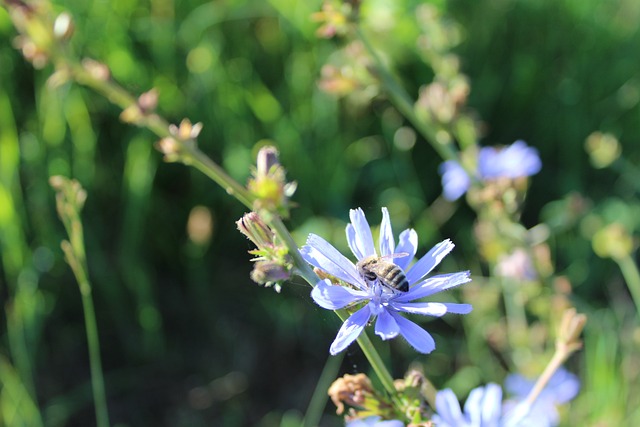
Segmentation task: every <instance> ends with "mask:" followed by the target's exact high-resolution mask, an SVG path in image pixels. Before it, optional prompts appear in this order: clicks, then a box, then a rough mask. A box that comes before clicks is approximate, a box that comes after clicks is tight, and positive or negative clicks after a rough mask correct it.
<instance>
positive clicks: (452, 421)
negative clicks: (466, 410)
mask: <svg viewBox="0 0 640 427" xmlns="http://www.w3.org/2000/svg"><path fill="white" fill-rule="evenodd" d="M436 411H437V412H438V413H437V415H434V417H433V418H434V421H435V422H436V425H438V426H443V427H458V426H464V425H465V421H464V418H463V417H462V409H461V408H460V402H458V398H457V397H456V395H455V394H454V393H453V391H452V390H451V389H450V388H447V389H444V390H440V391H439V392H438V394H436Z"/></svg>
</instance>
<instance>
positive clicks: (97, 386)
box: [80, 282, 109, 427]
mask: <svg viewBox="0 0 640 427" xmlns="http://www.w3.org/2000/svg"><path fill="white" fill-rule="evenodd" d="M80 286H81V287H82V286H83V285H80ZM84 286H85V287H86V288H88V289H89V292H84V293H83V294H82V308H83V310H84V324H85V329H86V331H87V344H88V346H89V365H90V369H91V388H92V390H93V396H94V405H95V409H96V423H97V426H98V427H109V412H108V410H107V396H106V392H105V386H104V377H103V375H102V360H101V358H100V340H99V338H98V324H97V322H96V315H95V309H94V307H93V299H92V297H91V284H90V283H88V282H86V283H85V284H84Z"/></svg>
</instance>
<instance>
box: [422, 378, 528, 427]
mask: <svg viewBox="0 0 640 427" xmlns="http://www.w3.org/2000/svg"><path fill="white" fill-rule="evenodd" d="M436 412H437V413H436V414H434V415H433V418H432V420H433V422H434V423H435V424H436V426H438V427H525V426H527V427H528V425H526V424H522V423H521V421H522V420H523V418H524V416H526V414H527V413H528V412H529V408H528V406H527V405H525V404H519V405H516V406H514V407H513V408H512V409H511V410H509V411H506V410H503V406H502V388H500V386H499V385H497V384H493V383H489V384H487V385H486V386H485V387H477V388H475V389H473V390H471V393H469V397H467V401H466V402H465V404H464V412H463V411H462V409H461V408H460V403H459V402H458V398H457V397H456V395H455V394H454V393H453V391H451V389H445V390H441V391H439V392H438V393H437V394H436Z"/></svg>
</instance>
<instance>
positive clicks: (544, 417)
mask: <svg viewBox="0 0 640 427" xmlns="http://www.w3.org/2000/svg"><path fill="white" fill-rule="evenodd" d="M534 384H535V380H529V379H526V378H524V377H523V376H522V375H518V374H511V375H509V376H508V377H507V379H506V380H505V385H504V386H505V389H506V390H507V391H508V392H509V393H511V394H512V395H514V398H515V401H519V400H523V399H525V398H526V397H527V395H528V394H529V392H531V390H532V389H533V386H534ZM579 390H580V380H579V379H578V377H577V376H575V375H574V374H572V373H570V372H568V371H567V370H566V369H563V368H560V369H558V370H557V371H556V372H555V373H554V374H553V376H552V377H551V379H550V380H549V382H548V383H547V386H546V387H545V388H544V389H543V390H542V392H540V395H539V396H538V398H537V399H536V400H535V402H533V404H532V405H531V409H530V410H529V413H528V415H527V417H526V418H524V419H523V420H522V423H521V425H523V426H526V427H552V426H556V425H558V423H559V422H560V416H559V414H558V410H557V409H556V407H557V406H558V405H561V404H563V403H567V402H568V401H570V400H571V399H573V398H574V397H576V395H577V394H578V391H579Z"/></svg>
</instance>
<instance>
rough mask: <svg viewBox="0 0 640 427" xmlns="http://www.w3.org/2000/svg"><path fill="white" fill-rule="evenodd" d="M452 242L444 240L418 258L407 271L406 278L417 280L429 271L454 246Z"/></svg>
mask: <svg viewBox="0 0 640 427" xmlns="http://www.w3.org/2000/svg"><path fill="white" fill-rule="evenodd" d="M454 246H455V245H454V244H453V243H452V242H451V240H449V239H447V240H444V241H442V242H440V243H438V244H437V245H435V246H434V247H433V248H431V250H430V251H429V252H427V254H426V255H425V256H423V257H422V258H420V260H419V261H418V262H417V263H416V264H415V265H414V266H413V267H412V268H411V270H409V271H408V272H407V279H408V280H409V283H415V282H417V281H418V280H420V279H422V278H423V277H424V276H426V275H427V274H429V273H431V270H433V268H434V267H435V266H436V265H438V264H440V261H442V258H444V257H445V256H447V254H448V253H449V252H451V250H452V249H453V248H454Z"/></svg>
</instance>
